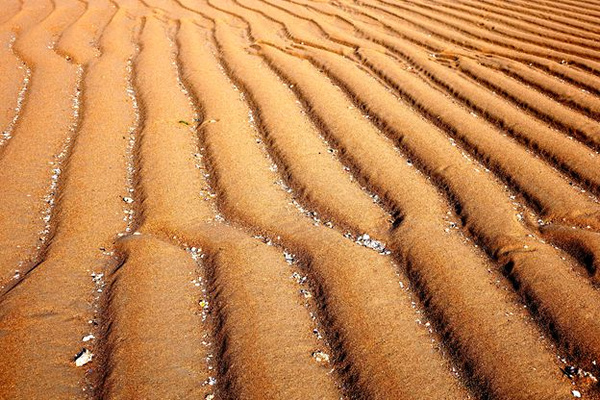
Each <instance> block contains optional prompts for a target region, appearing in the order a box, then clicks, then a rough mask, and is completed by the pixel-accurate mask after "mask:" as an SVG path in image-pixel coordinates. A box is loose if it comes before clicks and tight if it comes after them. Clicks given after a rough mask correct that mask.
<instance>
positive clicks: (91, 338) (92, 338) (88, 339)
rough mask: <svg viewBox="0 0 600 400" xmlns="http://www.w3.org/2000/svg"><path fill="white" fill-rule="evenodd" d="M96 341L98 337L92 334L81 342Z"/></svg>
mask: <svg viewBox="0 0 600 400" xmlns="http://www.w3.org/2000/svg"><path fill="white" fill-rule="evenodd" d="M94 339H96V337H95V336H94V335H92V334H91V333H90V334H89V335H87V336H84V337H83V339H81V340H82V341H83V342H89V341H90V340H94Z"/></svg>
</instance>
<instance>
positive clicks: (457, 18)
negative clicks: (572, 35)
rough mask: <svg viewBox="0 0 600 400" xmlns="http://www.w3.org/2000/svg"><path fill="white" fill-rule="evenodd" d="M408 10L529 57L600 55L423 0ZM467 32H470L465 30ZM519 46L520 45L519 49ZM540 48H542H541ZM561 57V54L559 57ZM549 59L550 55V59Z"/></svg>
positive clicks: (593, 57)
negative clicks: (550, 50)
mask: <svg viewBox="0 0 600 400" xmlns="http://www.w3.org/2000/svg"><path fill="white" fill-rule="evenodd" d="M404 3H405V4H410V6H409V9H410V10H411V11H413V10H414V11H415V12H417V13H418V14H420V15H423V14H426V15H427V16H429V17H432V19H435V20H436V21H439V22H440V23H442V24H446V23H447V24H450V23H452V25H451V26H452V27H456V26H460V27H461V31H462V32H465V33H468V34H470V35H474V36H475V37H477V38H480V39H484V40H487V41H489V42H492V43H502V45H510V46H511V47H513V48H516V49H519V50H525V51H527V52H528V53H530V54H536V53H538V52H539V50H536V48H541V49H540V50H541V51H543V52H544V53H547V52H548V49H552V50H555V51H557V52H560V53H562V54H566V55H567V54H568V55H573V56H578V57H582V58H586V59H590V60H596V61H597V60H598V58H597V51H595V50H594V49H588V48H585V47H580V46H577V45H574V44H571V43H569V42H568V41H566V40H564V38H556V39H555V38H552V37H543V35H541V34H540V33H539V32H536V33H527V32H519V31H517V30H515V29H511V28H505V27H503V26H502V25H501V24H494V25H491V24H490V23H486V22H483V21H481V19H480V18H477V17H474V16H471V15H470V14H469V13H465V12H463V11H462V10H459V11H454V10H448V9H446V8H443V7H439V6H436V5H431V4H428V3H426V2H423V1H420V0H411V1H410V3H406V2H404ZM466 28H468V29H466ZM519 43H520V45H519ZM538 46H539V47H538ZM557 55H558V54H557ZM547 56H549V54H548V55H547Z"/></svg>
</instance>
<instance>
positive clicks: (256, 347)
mask: <svg viewBox="0 0 600 400" xmlns="http://www.w3.org/2000/svg"><path fill="white" fill-rule="evenodd" d="M190 29H192V28H190V27H187V31H185V32H182V33H181V35H180V39H179V41H180V43H181V45H182V46H183V47H182V49H183V50H182V51H183V52H184V53H183V54H182V55H180V56H179V59H182V61H183V62H184V66H182V67H181V68H182V69H183V70H185V72H186V75H185V76H186V79H185V80H184V81H183V82H186V81H187V79H188V78H189V79H190V80H193V79H197V72H195V71H197V70H196V69H195V68H194V69H191V71H190V70H189V69H188V67H185V64H186V63H189V64H190V65H195V62H194V63H192V62H193V61H194V55H195V51H196V50H195V49H190V48H189V46H190V42H189V40H191V38H190V37H189V36H190V35H191V34H192V32H193V31H190ZM143 39H144V40H143V41H142V53H141V55H140V59H139V60H138V61H137V63H136V65H137V67H136V70H137V86H138V87H139V90H140V99H141V104H142V109H143V110H144V112H143V116H144V128H143V131H142V133H141V135H142V139H141V143H140V146H141V147H140V179H141V180H140V183H141V187H142V191H143V202H142V209H143V211H142V212H143V221H144V222H143V224H142V226H141V227H140V228H139V229H140V231H141V232H142V235H141V236H140V240H141V241H145V242H147V243H148V245H149V246H155V247H158V248H160V250H158V251H156V253H157V254H156V258H155V259H152V260H148V261H149V262H150V264H151V265H156V266H155V267H153V268H160V265H161V264H163V263H165V262H166V261H165V260H169V259H170V256H169V254H173V255H174V254H175V252H177V251H178V252H180V253H182V252H181V251H180V250H176V249H175V248H174V247H173V246H172V245H171V246H167V245H166V244H164V243H162V244H161V242H160V241H159V240H157V239H154V238H152V237H150V236H148V235H150V234H155V235H158V236H159V237H163V238H165V239H167V238H168V239H169V240H173V238H174V237H175V238H178V239H177V241H181V240H184V241H185V242H186V243H188V246H191V243H193V244H194V245H196V246H201V249H199V248H196V247H189V248H191V252H192V256H194V257H196V258H197V259H199V258H198V256H200V255H201V260H202V261H201V262H200V268H199V269H200V270H202V271H197V272H195V273H196V274H201V278H202V279H200V278H195V277H196V276H197V275H193V276H190V273H191V272H190V271H192V267H191V264H190V261H191V260H190V259H189V258H188V260H187V261H186V260H185V257H184V255H183V254H182V255H181V256H178V257H179V258H178V259H179V260H180V261H178V262H177V263H176V264H175V265H177V269H176V271H181V272H178V273H177V274H176V276H174V277H171V276H170V275H169V273H167V271H168V270H167V269H165V268H163V269H162V270H163V271H165V272H164V273H162V272H160V270H157V271H156V273H154V274H150V275H145V274H146V272H144V270H143V269H140V267H139V266H137V265H143V262H142V264H139V262H135V263H133V264H132V263H130V262H129V261H130V260H131V258H130V257H131V255H132V254H134V253H135V254H137V256H136V257H145V255H144V254H145V253H147V251H143V247H142V250H135V249H134V248H133V247H132V248H131V249H130V250H126V251H125V254H127V261H126V262H125V264H124V265H123V266H122V267H121V268H120V269H119V270H118V272H116V276H115V280H114V282H115V283H114V284H115V285H116V287H117V290H118V291H119V293H123V294H121V295H119V298H117V297H111V298H110V301H109V305H108V308H109V310H112V311H111V312H110V314H109V317H108V322H112V321H118V324H117V325H113V324H112V323H111V324H110V332H109V349H110V352H109V355H108V358H109V360H110V361H109V365H110V366H111V367H110V369H109V372H108V375H107V376H108V378H107V381H106V384H105V390H106V393H107V394H108V396H109V397H117V398H121V397H122V396H128V393H134V392H133V391H132V390H135V389H134V388H135V387H137V390H138V392H142V393H144V396H145V398H165V397H169V398H172V397H177V396H179V397H184V398H187V397H189V396H192V395H193V394H192V393H196V394H197V395H200V394H202V396H204V395H206V396H211V395H213V394H215V393H216V394H217V395H218V396H220V397H221V398H264V397H263V396H265V397H267V398H305V397H311V396H318V398H335V397H336V395H335V393H336V390H335V388H334V386H333V384H332V383H333V382H332V381H331V380H330V379H329V378H328V377H327V375H326V371H325V370H324V369H323V368H322V367H321V366H319V365H318V363H316V362H315V361H314V360H313V359H312V357H311V354H312V352H314V351H317V346H318V343H317V342H316V340H315V339H314V337H313V334H312V332H311V328H310V327H311V326H312V323H311V321H310V317H309V315H308V313H307V312H306V311H304V310H303V307H302V305H301V304H299V302H298V301H297V299H298V297H297V296H298V295H297V291H296V290H297V289H295V288H294V285H293V284H292V283H293V281H292V280H291V279H290V278H289V273H290V272H289V270H288V269H287V264H286V263H285V261H284V258H283V255H282V254H281V252H278V251H277V250H276V249H275V248H273V247H269V246H267V245H266V244H264V243H262V242H260V241H259V240H257V239H252V238H251V237H250V236H249V235H247V234H244V233H243V232H240V231H239V230H236V229H234V228H231V227H229V226H226V225H223V224H222V223H218V222H214V221H212V220H216V221H219V220H221V219H222V218H221V219H220V218H219V217H218V215H217V214H216V212H215V210H214V208H213V206H211V202H212V201H211V198H212V197H213V196H214V195H212V194H211V193H212V191H211V190H210V188H209V187H206V184H205V183H204V184H203V181H204V178H202V174H204V175H209V172H208V171H207V170H204V169H203V168H204V167H202V168H200V170H198V168H197V167H196V165H199V163H200V164H201V163H202V158H203V157H202V153H203V151H204V150H203V149H200V153H196V151H198V145H197V144H195V141H194V132H195V129H196V125H197V124H199V121H195V120H194V119H195V118H196V117H195V116H194V109H193V106H192V105H191V104H190V103H189V98H188V97H186V93H187V92H185V91H182V89H183V90H185V89H184V88H183V87H182V82H178V81H177V70H178V67H177V65H173V62H175V61H174V60H173V59H172V58H171V61H169V59H167V60H164V61H163V62H162V63H155V62H154V60H155V56H156V54H157V52H160V53H161V54H162V53H167V54H168V53H172V52H173V51H174V50H175V49H174V48H172V47H171V46H172V45H171V44H170V43H169V41H168V40H167V37H166V35H165V32H164V27H163V26H162V24H161V23H160V22H158V20H156V19H154V18H150V19H149V21H148V22H147V24H146V28H145V32H144V36H143ZM190 52H191V53H192V54H189V53H190ZM189 57H192V58H191V59H190V58H189ZM182 72H183V71H182ZM157 73H160V74H161V76H163V77H165V78H167V77H168V79H164V80H163V81H161V82H160V83H158V84H157V82H156V81H155V80H154V79H153V76H155V74H157ZM166 96H168V97H166ZM180 121H184V122H185V123H184V122H180ZM186 123H188V124H189V125H188V124H186ZM165 134H167V135H170V136H168V139H167V140H166V141H165V137H164V135H165ZM202 171H205V172H202ZM201 173H202V174H201ZM198 191H199V192H198ZM173 205H179V206H177V207H175V206H173ZM211 221H212V222H211ZM146 236H148V237H149V238H148V239H144V237H146ZM131 240H133V241H132V242H131V244H127V246H128V247H131V246H133V245H134V243H135V241H137V240H138V239H137V238H136V239H131ZM128 241H129V239H128ZM144 246H145V245H144ZM168 249H171V250H168ZM164 253H166V254H164ZM200 253H201V254H200ZM205 256H206V257H205ZM169 265H171V261H169ZM127 270H129V271H130V272H126V271H127ZM186 271H187V272H186ZM138 275H142V276H141V277H140V279H142V280H143V281H145V282H147V285H149V286H147V288H148V289H144V287H142V288H141V289H142V290H151V289H152V292H148V293H145V294H142V293H139V292H138V289H137V287H138V286H139V285H138V284H137V283H136V281H131V280H130V279H131V278H127V276H138ZM186 276H187V278H186ZM144 277H145V278H144ZM155 279H158V280H156V281H155ZM175 279H180V280H179V281H178V282H175ZM184 279H187V282H185V281H184ZM192 280H193V281H194V282H197V283H199V281H200V280H202V281H203V282H205V284H206V287H207V289H208V290H207V292H206V293H197V294H196V296H195V300H194V298H191V297H192V295H191V294H190V293H191V290H192V289H193V288H194V282H192ZM153 282H156V284H158V285H160V287H161V288H162V287H163V286H162V285H165V286H164V289H155V288H154V287H153V285H154V283H153ZM173 285H175V287H177V288H181V290H180V291H178V292H177V295H176V296H173V297H172V298H162V297H160V296H162V293H166V292H170V291H171V289H169V288H171V287H173ZM185 286H187V289H186V288H185ZM186 293H188V294H186ZM130 295H131V296H136V298H137V296H139V302H138V303H139V304H141V305H142V306H141V307H140V306H124V305H121V302H122V301H124V300H121V299H127V298H128V296H130ZM186 298H187V300H185V299H186ZM146 299H147V300H149V301H156V302H157V303H156V304H157V306H155V307H154V309H155V312H156V313H158V315H157V316H155V315H151V314H145V311H144V310H145V309H148V308H147V306H145V305H144V303H145V301H146ZM154 299H156V300H154ZM184 300H185V302H184ZM177 302H178V303H177ZM184 303H185V304H187V306H185V307H184ZM178 304H179V305H178ZM159 305H160V306H159ZM157 307H158V308H157ZM194 307H195V308H196V314H200V315H202V318H201V319H202V320H203V321H208V325H207V323H206V322H205V323H204V326H203V328H202V330H201V331H202V332H199V331H198V328H194V322H193V319H190V318H192V315H193V313H192V309H193V308H194ZM181 308H186V309H187V310H188V311H187V312H185V313H181V314H178V315H175V316H171V315H169V314H170V311H171V310H172V309H181ZM275 309H277V310H278V311H277V312H273V311H274V310H275ZM266 310H268V311H266ZM122 311H124V314H121V312H122ZM206 313H209V314H210V315H208V316H207V314H206ZM160 315H164V317H165V319H166V320H167V321H169V324H170V325H177V326H179V327H181V328H182V330H184V331H185V330H188V332H189V335H188V337H187V338H186V342H188V344H187V345H186V346H185V349H184V350H185V351H186V353H185V354H189V355H190V357H192V358H189V362H188V365H189V366H188V367H187V368H188V370H189V369H191V371H193V375H192V376H185V379H184V380H181V378H179V381H180V385H179V386H178V387H176V388H175V387H171V386H170V385H169V381H168V380H166V379H165V380H161V381H160V382H157V381H154V380H151V379H148V378H149V377H151V376H152V374H151V373H149V372H148V369H154V368H163V369H166V370H167V371H169V372H168V373H169V374H171V376H174V375H173V374H178V373H181V372H178V371H179V370H178V369H177V365H179V363H174V362H173V358H172V357H174V356H175V355H177V353H178V352H179V351H180V349H173V350H169V348H170V343H172V341H173V340H178V339H177V337H176V336H173V335H179V332H178V331H175V332H173V334H172V335H168V336H166V337H162V338H160V337H159V340H156V337H157V334H158V332H160V331H161V328H160V327H161V326H162V325H160V324H162V322H161V323H160V324H159V323H158V321H160V319H159V320H156V319H155V318H157V317H158V318H160ZM127 317H129V318H127ZM137 318H142V320H143V321H147V322H145V323H147V324H148V325H146V326H145V328H144V329H143V331H140V330H139V329H140V328H139V327H138V326H137V325H136V323H135V321H137ZM173 318H176V319H175V320H173ZM195 318H198V316H196V317H194V319H195ZM205 318H206V319H205ZM211 321H212V323H211ZM196 324H197V322H196ZM255 324H256V325H255ZM211 326H212V327H211ZM259 327H260V328H259ZM137 332H140V334H142V332H145V333H143V334H142V340H140V341H137V340H135V339H133V338H136V337H137V336H138V334H137ZM122 336H126V337H131V338H132V340H131V342H130V344H128V345H125V346H121V345H120V344H119V342H118V340H117V339H113V338H120V337H122ZM159 336H160V335H159ZM181 339H183V337H181V338H180V339H179V340H178V341H179V342H181V341H182V340H181ZM114 340H117V341H116V342H114ZM113 343H114V346H113ZM204 344H206V346H204V347H203V345H204ZM151 348H162V349H164V350H165V351H164V353H162V354H160V355H159V354H157V355H156V356H153V357H150V358H149V361H148V364H146V367H145V368H142V369H138V368H137V366H136V367H135V368H133V365H134V364H132V363H135V362H136V359H135V358H133V357H131V356H130V355H128V354H127V353H131V352H132V351H134V352H140V351H147V352H148V351H151ZM198 349H200V350H201V352H203V354H202V356H201V357H198V356H197V354H196V353H197V352H198V351H199V350H198ZM194 354H196V360H194V358H193V357H194ZM203 359H208V360H209V362H208V363H207V365H204V366H203V361H202V360H203ZM211 360H212V361H211ZM286 364H287V366H286ZM296 374H299V376H297V375H296ZM199 377H202V378H201V379H200V378H199ZM182 378H183V377H182ZM130 379H132V380H134V381H135V382H136V385H134V386H133V387H132V385H130V384H129V380H130ZM222 380H223V383H221V381H222ZM198 382H204V383H203V384H201V385H198ZM215 384H216V386H215ZM215 388H216V392H215ZM138 392H136V393H138ZM288 396H289V397H288ZM315 398H317V397H315Z"/></svg>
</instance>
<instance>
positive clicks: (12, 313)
mask: <svg viewBox="0 0 600 400" xmlns="http://www.w3.org/2000/svg"><path fill="white" fill-rule="evenodd" d="M128 22H130V21H129V20H128V18H127V17H125V16H124V15H120V16H119V17H118V18H117V19H115V21H113V23H112V24H111V26H110V27H109V28H108V29H107V32H106V34H105V35H104V36H103V44H104V46H103V52H104V56H103V57H102V58H99V59H97V60H90V63H89V65H87V66H86V69H87V73H86V74H85V79H84V81H83V83H82V87H81V90H82V92H83V93H84V95H83V96H82V99H81V102H82V104H88V105H89V104H92V103H94V104H95V103H96V102H97V101H98V100H100V99H105V100H108V101H107V102H105V103H103V104H104V106H102V105H98V106H97V107H96V106H94V107H84V108H83V110H84V111H83V113H82V121H81V125H80V127H79V130H78V136H77V139H76V140H75V141H74V144H73V149H72V151H71V152H70V157H69V162H68V164H66V165H64V166H62V168H64V172H63V173H62V174H63V178H62V179H63V181H62V184H61V188H62V195H61V197H60V199H58V200H57V205H56V208H57V210H56V211H55V214H56V216H55V221H56V222H54V224H55V226H56V227H55V229H54V233H53V240H52V243H51V245H50V247H49V248H48V249H47V250H46V251H45V254H44V256H43V260H42V261H41V262H40V263H39V264H37V265H35V268H34V269H33V270H32V271H26V270H24V271H20V276H19V277H18V280H17V281H14V282H10V285H11V286H10V287H11V290H10V291H9V292H8V293H6V294H5V295H4V297H3V298H2V303H1V305H0V308H1V310H2V317H1V319H0V320H1V321H2V324H1V328H0V329H1V330H2V331H3V332H4V334H3V335H2V341H0V347H1V348H2V349H3V352H4V353H5V354H9V355H10V356H8V357H6V358H4V359H3V361H4V362H3V364H2V368H1V371H2V374H1V376H2V381H3V383H4V384H3V387H5V388H6V391H4V392H2V394H3V396H8V397H7V398H15V399H16V398H23V399H29V398H35V397H36V396H37V394H39V393H42V392H43V393H45V395H46V396H48V397H49V398H56V399H59V398H65V399H72V398H78V397H83V396H85V391H86V390H88V389H89V388H88V386H87V384H86V380H87V379H88V378H86V375H88V374H89V370H88V368H89V366H87V367H85V368H77V367H76V365H75V362H74V360H75V356H76V355H77V354H78V353H79V352H80V351H81V350H82V349H83V348H86V349H88V350H89V351H91V352H94V350H95V346H94V344H93V342H88V343H82V338H84V337H86V336H87V335H89V334H90V333H96V334H97V331H96V330H95V325H96V324H97V318H98V310H97V302H96V298H97V296H98V295H99V292H101V291H102V287H101V286H100V283H101V281H102V279H101V277H102V275H103V274H104V273H105V272H106V271H105V268H106V266H107V265H111V264H113V263H114V262H115V260H114V259H113V258H112V257H111V256H110V255H111V252H112V249H111V248H112V243H113V242H114V240H115V239H116V237H117V233H118V232H119V231H120V230H124V229H125V225H126V224H127V223H126V222H124V221H123V206H122V205H123V201H122V198H123V196H124V195H125V193H124V187H125V179H126V172H127V171H126V165H125V162H124V161H125V160H124V158H125V150H126V147H127V140H124V139H125V138H124V137H123V140H121V137H122V136H123V135H124V134H126V133H127V131H128V130H129V129H130V127H131V126H132V124H133V121H134V117H133V114H134V111H133V108H132V106H131V101H130V99H129V97H128V95H127V91H126V84H127V59H128V58H129V57H130V56H131V52H132V51H133V50H132V49H131V46H129V47H128V43H129V41H128V33H129V31H130V30H131V26H130V25H131V24H128ZM76 38H77V35H75V36H73V37H72V38H70V39H64V38H63V39H64V40H77V39H76ZM73 57H76V55H75V54H74V55H73ZM107 77H110V78H108V79H107ZM126 109H129V110H130V112H129V115H128V114H127V113H123V111H124V110H126ZM99 121H110V122H111V125H110V126H105V127H104V129H106V130H108V132H110V135H108V136H109V138H110V139H109V141H108V142H107V140H106V139H107V138H103V137H101V136H100V135H99V133H100V130H101V128H100V126H99ZM102 131H103V132H104V130H102ZM111 135H112V137H110V136H111ZM11 145H12V144H11ZM98 151H101V152H102V154H103V156H104V157H106V158H105V161H106V163H104V162H102V161H101V162H97V163H93V164H91V163H90V161H91V160H94V158H96V159H97V158H98V153H97V152H98ZM81 204H83V205H85V207H79V205H81ZM49 332H52V335H51V338H49V337H47V335H48V333H49ZM92 337H93V336H92ZM88 339H89V338H88ZM36 359H38V360H43V361H36ZM31 375H35V376H37V377H38V378H39V379H36V380H35V381H34V382H31V380H30V376H31Z"/></svg>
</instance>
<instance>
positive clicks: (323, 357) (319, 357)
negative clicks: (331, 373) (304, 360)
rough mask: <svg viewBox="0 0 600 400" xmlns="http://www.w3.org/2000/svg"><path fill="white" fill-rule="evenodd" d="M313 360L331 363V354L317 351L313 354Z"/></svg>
mask: <svg viewBox="0 0 600 400" xmlns="http://www.w3.org/2000/svg"><path fill="white" fill-rule="evenodd" d="M312 356H313V358H314V359H315V360H316V361H317V362H320V363H328V362H329V354H327V353H325V352H322V351H321V350H317V351H315V352H313V353H312Z"/></svg>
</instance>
